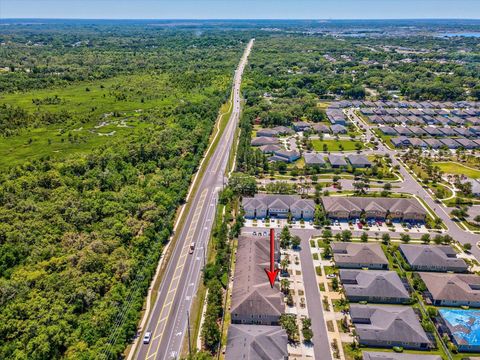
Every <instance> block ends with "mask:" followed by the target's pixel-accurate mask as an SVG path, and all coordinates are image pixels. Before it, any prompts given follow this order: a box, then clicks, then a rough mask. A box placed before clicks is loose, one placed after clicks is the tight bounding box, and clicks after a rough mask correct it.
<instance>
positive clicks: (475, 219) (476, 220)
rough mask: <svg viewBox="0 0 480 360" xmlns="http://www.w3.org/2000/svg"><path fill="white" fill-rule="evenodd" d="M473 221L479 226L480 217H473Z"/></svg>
mask: <svg viewBox="0 0 480 360" xmlns="http://www.w3.org/2000/svg"><path fill="white" fill-rule="evenodd" d="M473 221H475V222H476V223H477V224H480V215H477V216H475V217H474V218H473Z"/></svg>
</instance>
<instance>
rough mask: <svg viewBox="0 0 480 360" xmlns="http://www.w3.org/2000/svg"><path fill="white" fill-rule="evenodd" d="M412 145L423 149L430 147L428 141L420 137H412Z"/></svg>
mask: <svg viewBox="0 0 480 360" xmlns="http://www.w3.org/2000/svg"><path fill="white" fill-rule="evenodd" d="M410 145H411V146H413V147H415V148H422V149H426V148H427V147H428V145H427V143H426V142H425V141H423V140H422V139H419V138H411V139H410Z"/></svg>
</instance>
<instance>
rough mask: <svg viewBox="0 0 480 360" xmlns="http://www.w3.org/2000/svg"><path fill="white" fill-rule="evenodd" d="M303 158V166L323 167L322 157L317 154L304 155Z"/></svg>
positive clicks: (323, 160)
mask: <svg viewBox="0 0 480 360" xmlns="http://www.w3.org/2000/svg"><path fill="white" fill-rule="evenodd" d="M303 157H304V158H305V164H308V165H324V164H325V159H324V155H322V154H319V153H314V152H311V153H304V154H303Z"/></svg>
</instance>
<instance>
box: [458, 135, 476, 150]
mask: <svg viewBox="0 0 480 360" xmlns="http://www.w3.org/2000/svg"><path fill="white" fill-rule="evenodd" d="M455 141H456V142H458V143H459V144H460V146H461V147H462V148H464V149H468V150H471V149H477V148H478V145H477V144H476V143H474V142H473V141H472V140H470V139H465V138H456V139H455Z"/></svg>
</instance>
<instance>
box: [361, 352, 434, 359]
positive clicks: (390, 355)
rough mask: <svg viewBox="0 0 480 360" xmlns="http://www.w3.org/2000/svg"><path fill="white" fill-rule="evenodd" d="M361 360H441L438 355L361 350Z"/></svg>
mask: <svg viewBox="0 0 480 360" xmlns="http://www.w3.org/2000/svg"><path fill="white" fill-rule="evenodd" d="M362 355H363V360H442V357H441V356H440V355H421V354H402V353H395V352H383V351H382V352H376V351H364V352H362Z"/></svg>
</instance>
